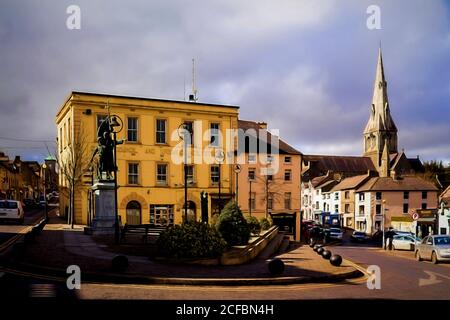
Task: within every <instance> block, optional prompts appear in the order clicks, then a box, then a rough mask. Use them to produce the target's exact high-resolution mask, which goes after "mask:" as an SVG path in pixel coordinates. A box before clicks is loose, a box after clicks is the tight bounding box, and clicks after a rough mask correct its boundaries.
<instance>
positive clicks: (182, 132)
mask: <svg viewBox="0 0 450 320" xmlns="http://www.w3.org/2000/svg"><path fill="white" fill-rule="evenodd" d="M177 131H178V136H179V137H180V139H181V140H183V146H184V148H183V156H184V221H185V222H187V209H188V196H187V188H188V179H187V173H188V172H187V142H188V141H187V138H188V134H189V130H188V127H187V125H186V124H185V123H182V124H181V125H180V126H179V127H178V130H177Z"/></svg>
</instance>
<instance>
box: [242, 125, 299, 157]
mask: <svg viewBox="0 0 450 320" xmlns="http://www.w3.org/2000/svg"><path fill="white" fill-rule="evenodd" d="M238 126H239V129H242V130H244V131H245V130H248V129H254V130H255V131H256V132H257V134H258V133H259V131H258V130H259V129H260V126H259V124H258V123H257V122H255V121H248V120H238ZM266 132H267V141H268V143H269V144H270V143H271V141H272V135H271V134H270V132H269V131H267V130H266ZM278 149H279V153H281V154H298V155H301V154H302V153H301V152H300V151H298V150H297V149H295V148H294V147H292V146H290V145H289V144H288V143H286V142H285V141H283V140H282V139H281V138H279V137H278ZM246 150H247V148H246ZM274 151H275V150H272V153H274Z"/></svg>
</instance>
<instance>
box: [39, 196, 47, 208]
mask: <svg viewBox="0 0 450 320" xmlns="http://www.w3.org/2000/svg"><path fill="white" fill-rule="evenodd" d="M38 203H39V206H40V207H41V208H43V207H45V204H46V203H47V200H46V199H45V197H44V196H40V197H39V199H38Z"/></svg>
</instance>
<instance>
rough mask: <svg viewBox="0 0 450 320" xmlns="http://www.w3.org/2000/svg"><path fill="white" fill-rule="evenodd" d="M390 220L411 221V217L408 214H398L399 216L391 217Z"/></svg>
mask: <svg viewBox="0 0 450 320" xmlns="http://www.w3.org/2000/svg"><path fill="white" fill-rule="evenodd" d="M391 221H392V222H393V221H397V222H413V219H412V218H411V217H410V216H399V217H391Z"/></svg>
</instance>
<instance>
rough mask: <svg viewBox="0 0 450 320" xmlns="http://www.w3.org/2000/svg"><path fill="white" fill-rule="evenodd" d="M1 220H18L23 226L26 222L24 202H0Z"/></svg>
mask: <svg viewBox="0 0 450 320" xmlns="http://www.w3.org/2000/svg"><path fill="white" fill-rule="evenodd" d="M0 219H1V220H16V221H17V222H19V223H21V224H22V223H23V220H24V210H23V206H22V202H20V201H16V200H0Z"/></svg>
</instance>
